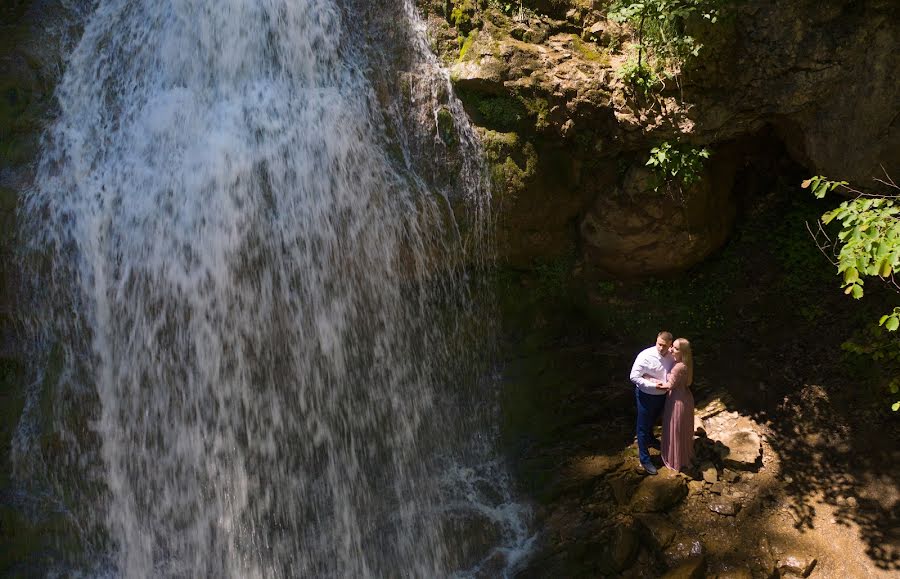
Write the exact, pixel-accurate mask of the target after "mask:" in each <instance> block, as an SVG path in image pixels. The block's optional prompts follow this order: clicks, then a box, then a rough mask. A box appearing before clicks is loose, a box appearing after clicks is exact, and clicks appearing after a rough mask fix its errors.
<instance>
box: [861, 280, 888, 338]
mask: <svg viewBox="0 0 900 579" xmlns="http://www.w3.org/2000/svg"><path fill="white" fill-rule="evenodd" d="M851 287H852V288H853V291H852V292H851V294H852V295H853V299H857V300H858V299H859V298H861V297H863V288H862V286H858V285H854V286H851ZM888 324H890V322H888ZM888 329H890V328H888ZM894 329H895V330H896V329H897V328H896V327H895V328H894Z"/></svg>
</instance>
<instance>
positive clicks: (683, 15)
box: [607, 0, 725, 67]
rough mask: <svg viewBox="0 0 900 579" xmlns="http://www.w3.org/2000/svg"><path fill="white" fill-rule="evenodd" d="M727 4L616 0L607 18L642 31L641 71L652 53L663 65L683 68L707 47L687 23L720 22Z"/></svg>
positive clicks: (703, 0)
mask: <svg viewBox="0 0 900 579" xmlns="http://www.w3.org/2000/svg"><path fill="white" fill-rule="evenodd" d="M724 1H725V0H639V1H635V0H614V1H613V2H612V4H610V6H609V10H608V12H607V17H608V18H609V19H610V20H613V21H616V22H619V23H630V24H631V25H632V26H634V27H635V28H637V31H638V67H640V66H641V65H642V64H643V53H644V51H645V50H649V51H650V52H652V53H653V56H655V57H656V59H657V60H659V61H660V62H661V63H672V64H681V63H683V62H685V61H686V60H687V59H689V58H692V57H696V56H697V55H698V54H700V49H701V48H702V47H703V45H702V44H701V43H700V42H699V41H697V40H696V39H695V38H694V37H693V36H691V35H690V34H688V33H687V31H686V26H685V24H686V22H687V21H688V20H690V19H693V18H700V19H703V20H706V21H707V22H709V23H715V22H717V21H718V19H719V16H720V11H721V6H722V4H723V3H724Z"/></svg>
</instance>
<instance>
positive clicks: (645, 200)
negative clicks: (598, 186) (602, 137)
mask: <svg viewBox="0 0 900 579" xmlns="http://www.w3.org/2000/svg"><path fill="white" fill-rule="evenodd" d="M641 165H642V163H641ZM641 165H635V166H633V167H631V168H630V169H629V170H628V171H627V173H626V174H625V177H624V180H623V182H622V183H621V184H616V185H615V186H614V187H613V188H612V189H611V190H610V191H608V192H605V193H603V194H601V195H599V196H597V198H596V199H595V201H594V204H593V206H592V207H591V208H590V210H589V211H588V212H587V214H586V215H585V217H584V219H582V221H581V226H580V234H581V240H582V242H583V244H584V252H585V257H586V259H587V262H588V264H589V265H590V267H591V268H592V269H594V270H596V271H598V272H601V273H604V274H615V275H638V274H652V273H663V272H667V271H675V270H681V269H684V268H686V267H688V266H690V265H692V264H694V263H697V262H698V261H701V260H702V259H703V258H705V257H706V256H707V255H709V254H710V253H712V252H713V251H714V250H716V249H717V248H719V247H720V246H721V245H722V243H724V241H725V239H726V238H727V236H728V234H729V232H730V231H731V223H732V219H733V217H734V214H735V204H734V200H733V198H732V196H731V186H732V180H733V177H734V173H733V170H732V169H733V167H731V166H729V165H728V164H727V163H724V162H723V163H720V164H719V165H716V168H715V170H714V171H708V172H706V174H705V175H704V178H703V179H702V180H700V181H699V182H698V183H697V184H695V185H693V186H691V187H690V188H688V189H686V190H684V191H682V190H677V191H664V190H663V189H662V188H660V189H659V190H654V187H656V182H655V177H654V175H653V174H652V173H651V172H650V171H649V170H648V169H646V168H645V167H643V166H641Z"/></svg>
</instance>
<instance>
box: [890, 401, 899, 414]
mask: <svg viewBox="0 0 900 579" xmlns="http://www.w3.org/2000/svg"><path fill="white" fill-rule="evenodd" d="M891 410H893V411H894V412H897V411H898V410H900V402H894V403H893V404H891Z"/></svg>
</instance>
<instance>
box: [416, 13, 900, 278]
mask: <svg viewBox="0 0 900 579" xmlns="http://www.w3.org/2000/svg"><path fill="white" fill-rule="evenodd" d="M419 4H420V7H421V8H422V10H423V11H424V13H425V14H426V17H427V20H428V25H429V30H430V34H431V37H432V39H433V45H434V47H435V49H436V50H437V51H438V53H439V54H440V55H441V57H442V58H443V59H444V61H445V62H446V63H447V65H448V66H449V67H450V69H451V74H452V78H453V80H454V83H455V86H456V89H457V91H458V94H459V96H460V97H461V98H462V100H463V102H464V104H465V105H466V108H467V109H468V111H469V112H470V114H471V116H472V118H473V119H474V121H475V123H476V124H478V125H479V126H480V127H481V133H482V138H483V141H484V145H485V149H486V152H487V155H488V158H489V160H490V161H491V163H492V166H493V172H494V179H495V182H496V184H497V189H498V194H499V202H498V206H499V209H500V217H499V219H500V223H501V227H500V242H501V253H502V255H503V257H504V258H505V259H506V260H507V261H508V262H509V263H510V264H511V265H513V266H522V267H528V266H532V265H534V264H535V262H537V263H540V262H546V261H552V260H555V259H558V258H559V257H560V256H562V255H566V254H573V253H574V254H577V255H578V256H579V257H580V258H582V259H581V262H582V263H583V267H584V268H585V270H586V271H588V272H596V273H599V274H612V275H623V274H624V275H641V274H651V273H658V272H665V271H672V270H678V269H683V268H685V267H687V266H689V265H691V264H693V263H696V262H698V261H700V260H702V259H703V258H704V257H705V256H707V255H708V254H709V253H711V252H712V251H714V250H715V249H716V248H717V247H719V246H720V245H721V244H722V243H723V242H724V240H725V239H726V238H727V236H728V233H729V231H730V228H731V224H732V221H733V218H734V214H735V209H734V207H735V199H734V190H735V185H736V181H735V179H736V177H737V179H738V181H742V180H744V179H745V177H747V171H746V170H745V167H746V166H747V165H748V164H749V163H751V161H752V157H753V155H756V154H759V153H760V152H761V150H763V151H764V149H765V148H766V147H767V146H769V145H773V146H774V145H778V146H779V147H780V146H781V145H782V143H783V146H784V147H785V148H786V150H787V151H788V152H789V154H790V156H791V157H792V159H793V160H794V162H797V163H800V164H802V165H803V166H804V167H805V168H806V169H807V170H808V171H809V172H810V173H811V174H812V173H816V174H819V173H820V174H826V175H829V176H831V177H833V178H841V179H846V180H849V181H853V182H856V183H860V184H863V185H865V184H868V183H871V179H872V177H873V176H877V175H879V174H880V173H881V169H880V165H884V167H885V168H886V169H888V170H891V169H892V166H891V165H892V164H896V162H897V159H898V158H900V126H898V115H897V113H898V110H900V84H898V83H897V82H896V80H895V79H894V77H893V71H895V70H896V69H897V66H898V64H900V56H898V55H900V51H898V44H897V40H896V39H897V38H898V37H900V34H898V33H900V20H898V19H897V18H896V17H895V15H894V14H893V10H894V8H892V6H891V4H892V3H891V2H889V1H887V0H868V1H850V0H844V1H835V2H829V3H827V6H823V5H822V3H816V2H811V1H806V0H795V1H792V2H777V1H775V0H758V1H753V2H734V3H728V4H726V9H725V11H724V13H723V16H722V18H720V19H719V21H718V22H717V23H715V24H711V23H709V22H706V21H702V20H700V19H698V20H697V21H696V22H694V21H688V22H686V23H685V26H686V27H687V31H688V32H689V33H690V34H692V35H693V36H694V37H696V38H698V39H699V40H700V41H701V42H702V43H703V45H704V46H703V48H702V50H701V52H700V54H699V55H698V56H697V57H696V58H693V59H690V60H689V61H688V62H686V63H685V65H684V66H683V67H682V68H681V70H679V71H669V72H670V75H669V77H668V78H663V80H661V81H659V83H658V84H657V85H656V86H654V87H653V89H652V91H651V94H646V95H645V94H642V93H640V92H639V91H636V90H634V89H633V88H632V87H631V86H629V85H628V84H626V83H625V82H623V80H622V77H623V74H622V70H623V67H624V66H625V64H626V62H628V61H629V59H632V60H633V58H634V54H635V52H636V48H635V42H634V40H635V39H634V38H633V31H631V30H630V29H629V28H628V27H627V26H625V27H623V26H620V25H619V24H616V23H614V22H612V21H610V20H607V19H606V14H605V5H606V4H608V3H607V2H600V1H591V0H546V1H543V2H523V3H521V4H522V5H523V6H522V8H521V9H520V8H519V5H518V4H517V3H515V2H513V3H499V2H491V1H476V0H455V1H453V0H451V1H437V0H420V2H419ZM676 72H677V74H675V73H676ZM760 135H768V136H767V137H766V138H765V139H762V142H761V140H760V138H759V136H760ZM766 139H768V144H767V142H766ZM662 142H672V143H683V144H685V145H687V146H692V147H706V148H708V149H709V150H710V151H711V153H712V157H711V159H710V160H709V161H708V162H707V163H706V164H705V169H704V170H703V172H702V173H701V176H702V177H703V178H702V179H701V180H700V181H699V182H698V183H697V184H695V185H693V186H690V187H678V188H675V190H674V191H673V190H672V189H669V194H668V195H667V194H661V193H659V192H657V191H656V190H654V189H656V188H657V187H656V186H658V183H657V182H655V180H654V178H653V175H651V173H650V172H649V171H648V170H647V169H646V168H645V163H646V161H647V159H648V154H649V150H650V149H651V148H652V147H655V146H658V145H659V144H660V143H662ZM737 184H738V185H740V183H737ZM663 189H665V188H663Z"/></svg>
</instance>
